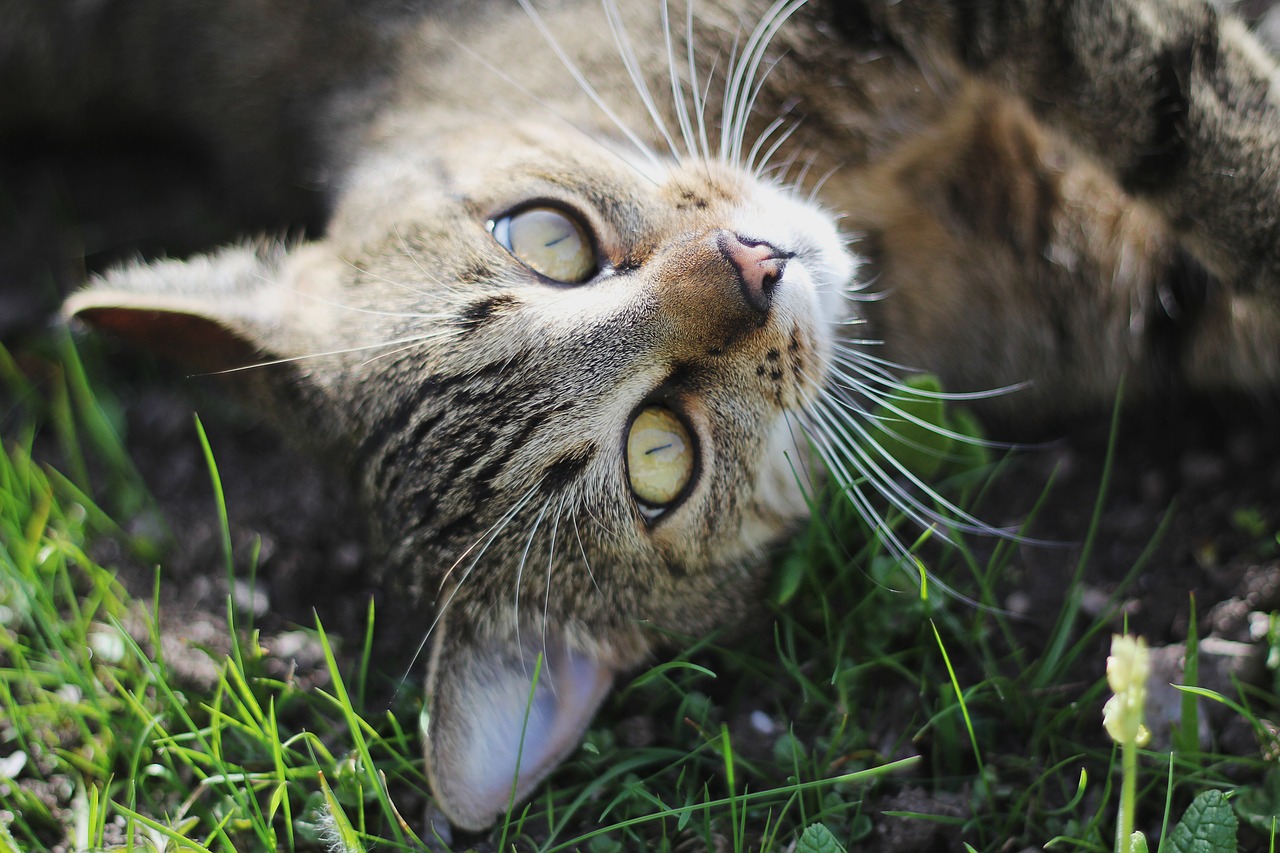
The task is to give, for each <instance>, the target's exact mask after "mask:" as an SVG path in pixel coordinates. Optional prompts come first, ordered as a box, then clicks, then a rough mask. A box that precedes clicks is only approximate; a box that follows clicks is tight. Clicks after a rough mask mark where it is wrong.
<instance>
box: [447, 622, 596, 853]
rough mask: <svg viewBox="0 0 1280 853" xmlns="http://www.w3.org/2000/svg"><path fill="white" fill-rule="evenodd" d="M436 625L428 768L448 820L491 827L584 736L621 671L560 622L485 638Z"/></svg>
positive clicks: (466, 825) (478, 827) (475, 827)
mask: <svg viewBox="0 0 1280 853" xmlns="http://www.w3.org/2000/svg"><path fill="white" fill-rule="evenodd" d="M450 616H451V614H449V613H448V612H447V611H446V612H445V613H444V614H443V615H442V616H441V620H440V622H439V623H438V624H437V625H436V629H435V632H436V636H435V638H434V640H433V643H434V646H433V652H432V659H431V667H430V671H429V673H428V676H427V724H426V728H425V731H424V735H425V738H426V743H425V747H426V758H427V774H428V777H429V778H430V781H431V789H432V792H433V793H434V794H435V797H436V801H437V803H438V804H439V806H440V808H441V809H442V810H443V811H444V813H445V814H446V815H447V816H448V818H449V820H450V822H452V823H453V824H454V825H455V826H459V827H461V828H463V829H468V830H473V831H475V830H481V829H486V828H488V827H489V826H492V825H493V823H494V822H495V821H496V820H498V819H499V818H500V817H501V816H502V814H503V813H504V812H505V811H506V810H507V808H508V807H510V806H511V805H512V804H513V803H519V802H522V801H524V800H525V799H527V798H528V797H529V795H530V794H531V793H532V792H533V789H534V788H535V787H536V786H537V784H538V783H539V782H541V781H542V780H543V779H544V778H546V776H547V774H549V773H550V772H551V771H552V770H554V769H555V768H556V766H557V765H558V764H559V763H560V762H561V761H562V760H564V758H565V757H566V756H568V755H569V754H570V753H571V752H573V750H575V749H577V747H578V744H579V743H580V742H581V741H582V736H583V733H584V732H585V731H586V728H587V725H588V724H589V723H590V722H591V718H592V716H594V714H595V712H596V709H597V708H599V707H600V703H601V702H602V701H603V700H604V698H605V696H606V695H607V694H608V692H609V688H610V687H611V686H612V684H613V676H614V668H613V667H612V666H610V665H609V664H608V663H607V662H605V661H603V660H601V659H600V658H599V656H597V655H595V654H593V653H591V652H589V651H585V650H582V649H577V648H574V646H573V645H572V644H571V643H570V642H569V641H568V640H567V638H566V637H565V636H564V635H563V634H562V633H561V632H560V631H559V630H558V629H557V628H554V627H550V628H548V629H546V630H544V631H528V632H526V633H525V635H523V636H511V637H506V638H496V637H482V636H478V635H476V634H475V633H474V632H473V631H471V630H469V628H467V627H465V626H464V627H461V628H459V627H457V626H454V625H453V624H452V623H451V618H450Z"/></svg>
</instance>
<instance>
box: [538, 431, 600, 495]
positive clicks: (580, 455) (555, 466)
mask: <svg viewBox="0 0 1280 853" xmlns="http://www.w3.org/2000/svg"><path fill="white" fill-rule="evenodd" d="M598 449H599V448H597V447H596V445H595V444H584V445H581V446H579V447H575V448H574V449H572V450H569V451H566V452H565V453H562V454H560V456H559V457H557V458H556V461H554V462H552V463H551V464H550V465H548V466H547V467H546V468H544V469H542V493H543V494H545V495H547V496H554V495H556V494H558V493H560V492H563V491H564V490H565V489H567V488H568V487H569V486H570V485H572V484H573V482H574V481H575V480H577V479H578V478H579V477H581V476H582V472H583V471H585V470H586V468H587V465H588V464H589V463H590V462H591V460H592V459H594V458H595V455H596V452H597V450H598Z"/></svg>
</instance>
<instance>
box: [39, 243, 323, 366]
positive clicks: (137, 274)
mask: <svg viewBox="0 0 1280 853" xmlns="http://www.w3.org/2000/svg"><path fill="white" fill-rule="evenodd" d="M297 251H298V250H292V251H288V250H286V249H285V248H284V247H283V246H282V245H280V244H278V243H270V244H267V243H262V244H257V245H251V246H235V247H230V248H226V249H223V250H221V251H218V252H216V253H213V254H209V255H200V256H197V257H194V258H191V259H189V260H184V261H178V260H164V261H154V262H151V263H134V264H130V265H127V266H123V267H120V268H117V269H114V270H111V271H109V272H107V273H105V274H103V275H101V276H98V277H96V278H94V279H93V280H92V281H91V282H90V283H89V284H88V285H87V286H86V287H85V288H84V289H83V290H80V291H79V292H77V293H75V294H72V295H71V296H70V297H69V298H68V299H67V301H66V303H65V304H64V306H63V313H64V315H65V316H67V317H68V318H74V319H75V320H78V321H80V322H83V323H86V324H88V325H89V326H92V327H94V328H96V329H100V330H102V331H105V332H109V333H111V334H114V335H116V336H118V337H121V338H123V339H125V340H127V341H128V342H130V343H132V344H135V345H138V346H142V347H144V348H147V349H150V350H153V351H155V352H157V353H159V354H161V355H164V356H166V357H170V358H174V359H177V360H179V361H182V362H185V363H187V364H189V365H191V366H193V367H196V368H199V369H201V370H206V371H218V370H227V369H230V368H234V367H243V366H245V365H248V364H252V363H254V362H255V361H259V360H261V359H262V358H263V357H264V356H265V357H281V356H283V355H285V353H281V352H279V351H278V350H279V342H280V337H281V336H280V334H279V330H280V328H281V325H282V320H283V319H284V318H285V317H286V316H287V313H288V311H289V310H290V305H291V304H292V303H293V302H295V301H296V299H297V293H298V291H297V288H296V287H295V285H294V283H293V282H292V279H293V278H294V277H296V275H297V272H296V270H294V269H292V267H295V266H296V264H292V263H290V261H291V260H293V255H294V254H295V253H296V252H297Z"/></svg>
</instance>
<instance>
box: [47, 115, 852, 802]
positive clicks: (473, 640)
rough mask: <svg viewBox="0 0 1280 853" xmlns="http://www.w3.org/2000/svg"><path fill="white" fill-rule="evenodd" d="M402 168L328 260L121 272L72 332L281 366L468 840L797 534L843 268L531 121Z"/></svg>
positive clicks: (713, 191) (327, 247)
mask: <svg viewBox="0 0 1280 853" xmlns="http://www.w3.org/2000/svg"><path fill="white" fill-rule="evenodd" d="M418 150H421V151H427V152H429V153H428V154H425V155H424V154H420V153H417V151H414V153H412V154H409V155H405V154H403V153H402V151H403V149H402V150H401V151H396V150H390V151H384V152H382V153H381V154H380V155H379V156H377V157H374V158H370V159H369V160H368V161H367V162H365V163H364V164H362V166H361V167H360V169H359V170H357V172H356V173H354V176H353V180H352V182H351V189H350V191H349V192H348V193H347V194H346V195H345V196H344V197H343V199H342V201H341V204H340V205H339V207H338V209H337V210H336V212H335V215H334V218H333V221H332V224H331V226H330V230H329V234H328V236H327V238H326V239H325V240H324V241H323V242H320V243H315V244H309V245H305V246H301V247H296V248H295V249H293V250H292V251H289V252H286V253H284V254H279V253H276V254H265V255H264V254H263V253H261V252H259V253H257V254H254V253H252V252H250V251H249V250H244V249H240V250H232V251H229V252H227V253H224V255H223V256H221V257H219V258H215V259H212V260H208V261H205V260H201V261H197V262H194V264H193V263H188V264H185V265H179V264H177V263H173V264H168V265H159V266H156V267H150V268H139V269H135V270H132V271H121V272H118V273H115V274H113V275H111V276H108V277H107V279H106V281H104V282H102V283H100V284H99V285H98V287H97V288H96V289H93V290H90V291H88V292H86V293H84V294H82V295H81V296H79V297H77V300H76V301H73V303H72V309H71V310H73V311H77V312H79V313H81V315H82V316H86V317H90V318H92V319H93V320H94V321H95V322H98V323H99V324H100V325H104V326H108V327H116V328H122V327H124V326H126V325H128V323H132V322H133V321H134V320H136V318H137V316H138V314H137V311H136V310H135V309H137V308H139V307H143V304H144V303H145V307H146V310H148V311H154V310H156V309H158V310H159V311H160V312H162V313H160V314H158V315H156V316H154V317H152V318H151V323H150V325H151V326H152V327H154V326H155V325H156V324H157V322H158V323H159V324H160V325H164V324H165V323H169V324H172V325H174V326H179V325H185V324H190V323H196V324H202V325H203V326H205V327H207V329H212V330H215V331H213V332H211V333H210V334H209V335H206V336H205V337H214V338H217V337H219V336H225V337H227V338H230V339H233V340H234V342H235V343H236V344H237V345H239V346H227V347H225V349H226V350H227V351H228V352H235V353H239V352H241V351H242V350H243V345H244V344H247V345H248V346H249V347H251V348H252V349H255V350H258V351H260V352H262V353H265V354H266V356H267V358H268V360H271V361H279V362H282V363H277V364H274V365H268V366H265V367H262V368H259V369H257V370H256V371H250V373H256V374H259V375H258V376H257V377H255V378H256V379H258V380H259V381H265V382H266V383H267V384H268V385H269V386H270V392H269V393H272V394H274V396H275V398H276V399H277V400H279V401H280V402H278V403H277V404H276V406H277V407H280V406H286V407H293V408H298V407H301V408H302V409H303V410H304V411H303V412H302V413H301V414H302V415H303V419H305V420H309V421H310V422H313V423H314V422H315V421H316V420H318V419H323V420H327V421H328V423H329V426H328V427H327V430H328V431H329V432H330V433H331V434H332V435H333V436H334V439H333V442H332V443H333V446H334V447H335V448H338V449H339V450H340V452H341V454H342V455H344V456H345V457H347V458H348V460H349V463H350V464H351V465H352V466H353V468H354V470H355V472H356V474H357V479H358V481H359V483H360V488H361V490H362V493H363V496H364V499H365V501H366V502H367V504H368V505H369V507H370V512H371V515H372V517H373V518H374V523H375V527H376V528H377V531H378V534H379V536H380V538H381V539H382V541H383V542H384V543H385V545H386V547H385V551H386V563H385V565H384V566H383V567H382V568H381V571H382V574H383V576H384V578H385V579H386V581H387V582H388V583H389V584H390V585H391V586H392V587H393V588H395V589H398V590H403V591H404V592H405V593H406V594H408V595H410V596H411V597H412V598H413V600H414V601H415V602H417V603H418V604H419V605H420V608H419V609H420V613H421V624H420V631H421V632H422V633H423V634H429V636H430V638H431V641H432V649H433V652H432V656H431V663H430V675H429V685H428V691H429V694H430V697H431V698H430V711H431V725H430V727H429V731H428V738H429V741H428V742H429V746H428V756H429V760H430V768H431V774H432V779H433V783H434V784H435V786H436V791H437V794H438V796H439V798H440V800H441V802H442V805H444V807H445V809H446V811H447V812H448V813H449V814H450V816H451V818H452V819H454V820H455V821H456V822H458V823H459V824H461V825H463V826H484V825H487V824H488V823H489V822H490V821H491V820H492V818H493V817H494V816H495V815H496V814H497V813H498V812H499V811H500V809H501V808H503V807H504V806H505V804H506V802H507V800H508V796H509V794H510V790H511V784H512V779H513V778H514V776H515V770H516V761H517V756H519V757H520V758H519V761H520V781H519V784H518V786H517V790H518V795H523V794H524V793H525V792H527V791H528V789H529V788H531V787H532V785H533V784H534V783H535V782H536V781H538V780H539V779H540V778H541V777H542V776H543V775H545V773H546V772H548V771H549V770H550V768H551V767H553V766H554V764H555V763H556V762H558V761H559V760H560V759H561V758H562V757H563V755H564V754H565V753H566V752H567V751H568V750H570V749H572V748H573V747H574V746H575V745H576V743H577V740H578V739H579V737H580V734H581V730H582V729H583V727H584V726H585V725H586V724H587V722H588V721H589V719H590V716H591V715H592V713H593V712H594V710H595V707H596V706H597V705H598V704H599V702H600V701H601V699H602V698H603V696H604V695H605V692H606V691H607V688H608V686H609V685H610V683H611V682H612V678H613V675H614V673H615V672H617V671H619V670H622V669H625V668H628V667H632V666H634V665H636V664H637V663H639V662H641V661H643V660H644V659H645V658H646V657H647V656H649V655H650V654H651V652H652V650H653V649H654V648H655V647H657V646H659V645H661V644H662V643H663V642H664V641H665V640H666V638H668V637H669V636H670V635H671V634H673V633H674V634H677V635H689V634H699V633H703V632H706V631H708V630H710V629H712V628H714V627H717V626H719V625H722V624H724V623H726V622H728V621H730V620H732V619H733V618H735V617H736V616H740V615H741V614H742V613H743V611H744V609H745V607H746V602H748V601H750V600H751V599H752V598H753V597H754V593H755V591H756V590H755V583H754V581H753V578H756V577H758V567H759V565H760V564H761V562H762V558H763V552H764V549H765V548H766V546H768V545H769V544H770V543H772V542H775V541H776V540H777V539H778V538H779V537H780V536H781V535H782V534H784V533H785V532H787V531H788V530H789V529H791V528H792V527H793V526H794V525H795V524H796V523H797V522H798V521H799V520H800V519H802V518H803V517H804V516H805V515H806V495H807V494H808V493H810V492H811V491H812V487H813V479H812V478H813V472H812V471H811V469H810V464H809V456H810V450H809V447H808V446H807V443H806V438H805V433H804V431H803V429H802V428H801V424H800V421H799V418H800V416H801V413H802V412H803V411H804V410H805V408H806V407H807V406H808V404H809V403H810V402H811V401H812V400H813V399H814V398H815V397H816V396H817V395H818V394H819V393H820V389H821V388H822V386H823V385H824V383H825V382H826V374H827V371H828V369H829V368H828V365H829V362H830V358H831V348H832V342H833V337H834V333H835V330H836V328H837V326H838V324H839V323H840V322H842V321H843V320H844V319H846V318H847V315H848V310H849V309H848V307H847V306H848V302H847V300H846V298H845V290H846V288H847V287H848V286H849V285H850V283H851V281H852V279H853V274H854V261H853V259H852V257H851V256H850V255H849V254H848V253H847V252H846V251H845V250H844V247H843V243H842V241H841V239H840V237H839V235H838V233H837V231H836V229H835V228H834V226H833V225H832V223H831V221H830V220H829V219H828V218H827V217H825V216H823V215H822V214H821V213H820V212H819V211H818V210H816V209H815V208H813V207H812V206H810V205H808V204H806V203H803V202H801V201H798V200H797V199H795V198H793V197H791V196H790V195H788V194H787V193H786V192H785V191H783V190H781V189H778V188H775V187H771V186H768V185H765V184H763V183H761V182H758V181H756V180H754V179H752V178H750V177H748V176H746V175H745V174H743V173H741V172H740V171H738V170H734V169H732V168H728V167H726V166H723V165H720V164H717V163H712V162H705V161H694V162H687V163H683V164H677V163H674V162H673V163H668V164H654V163H650V162H643V163H641V162H635V161H634V158H631V157H629V156H628V155H627V154H626V153H625V149H623V148H621V147H618V146H615V145H614V144H613V143H611V142H608V141H594V140H584V138H583V137H582V136H581V135H580V134H578V133H576V132H572V131H566V130H564V129H561V128H558V127H555V126H549V125H547V124H539V123H524V124H520V125H518V126H514V127H513V126H510V125H507V126H496V125H494V126H490V125H484V124H474V123H468V124H466V125H465V126H459V127H456V128H453V129H447V130H441V129H440V128H437V130H436V133H435V135H434V136H433V138H432V139H431V140H430V144H429V145H426V144H424V145H423V146H421V148H420V149H418ZM205 265H207V267H208V268H205ZM139 287H141V288H144V289H147V290H149V291H150V292H145V291H144V292H142V293H139V292H138V288H139ZM125 318H131V319H129V320H128V321H127V322H126V320H125ZM157 318H158V319H157ZM240 357H242V356H240ZM298 414H299V413H298V412H294V413H292V416H290V415H286V419H289V418H290V417H292V418H293V419H295V420H296V419H297V415H298ZM540 658H541V660H542V661H543V667H544V668H543V669H542V671H541V673H540V676H539V679H538V686H537V689H536V690H535V693H534V695H535V696H536V697H537V698H536V699H535V704H534V713H532V714H531V715H530V717H529V722H528V724H527V725H528V727H527V728H525V725H526V724H525V711H526V706H527V703H528V699H529V695H530V686H531V684H532V682H533V677H534V673H535V671H537V670H538V667H539V663H538V662H539V659H540ZM522 734H523V744H522V743H521V736H522Z"/></svg>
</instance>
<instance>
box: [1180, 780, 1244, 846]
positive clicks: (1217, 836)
mask: <svg viewBox="0 0 1280 853" xmlns="http://www.w3.org/2000/svg"><path fill="white" fill-rule="evenodd" d="M1236 826H1237V824H1236V816H1235V813H1234V812H1233V811H1232V810H1231V804H1230V803H1228V802H1227V796H1226V794H1224V793H1222V792H1221V791H1202V792H1201V793H1200V795H1199V796H1197V797H1196V798H1195V800H1193V801H1192V803H1191V805H1190V806H1188V807H1187V813H1186V814H1184V815H1183V816H1182V820H1181V821H1179V822H1178V825H1177V826H1175V827H1174V828H1173V832H1171V833H1169V849H1170V850H1171V851H1172V853H1235V849H1236Z"/></svg>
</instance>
